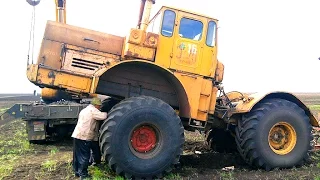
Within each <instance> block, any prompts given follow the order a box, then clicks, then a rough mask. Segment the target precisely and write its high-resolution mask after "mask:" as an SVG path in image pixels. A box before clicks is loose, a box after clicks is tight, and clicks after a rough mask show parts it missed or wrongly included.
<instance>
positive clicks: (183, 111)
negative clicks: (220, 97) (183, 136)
mask: <svg viewBox="0 0 320 180" xmlns="http://www.w3.org/2000/svg"><path fill="white" fill-rule="evenodd" d="M129 64H132V65H136V66H139V65H146V66H148V68H150V69H153V71H157V72H159V73H161V74H162V77H163V78H165V79H166V80H167V81H168V82H170V83H171V84H172V87H173V89H174V91H175V92H176V95H177V98H178V104H179V115H180V116H182V117H187V118H188V117H190V104H189V100H188V96H187V93H186V91H185V88H184V86H183V83H182V82H181V81H180V80H179V79H178V78H177V77H176V76H175V75H174V74H173V73H172V72H171V71H169V70H168V69H166V68H164V67H161V66H159V65H157V64H154V63H152V62H148V61H145V60H126V61H121V62H110V64H109V66H106V67H104V68H101V69H99V70H98V71H97V72H96V73H95V74H94V75H93V81H92V84H91V90H90V92H91V93H96V91H97V87H98V85H99V79H100V77H101V76H103V75H104V74H105V73H107V71H110V70H111V69H115V68H117V67H121V66H122V65H129Z"/></svg>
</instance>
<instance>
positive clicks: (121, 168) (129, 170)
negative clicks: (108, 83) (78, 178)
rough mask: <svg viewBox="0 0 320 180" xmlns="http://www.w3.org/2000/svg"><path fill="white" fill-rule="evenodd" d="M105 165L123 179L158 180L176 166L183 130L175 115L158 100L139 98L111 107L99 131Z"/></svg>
mask: <svg viewBox="0 0 320 180" xmlns="http://www.w3.org/2000/svg"><path fill="white" fill-rule="evenodd" d="M99 141H100V147H101V152H102V154H103V156H104V157H105V161H106V163H108V165H109V167H110V168H111V169H112V170H113V171H115V172H116V173H117V174H120V175H124V176H125V177H126V178H128V179H130V178H134V179H144V178H146V179H150V178H161V177H162V176H163V174H164V173H165V172H170V171H171V170H172V167H173V166H174V164H177V163H178V161H179V158H180V154H181V153H182V150H183V149H182V148H183V143H184V129H183V126H182V123H181V120H180V118H179V116H178V115H177V114H176V112H175V111H174V110H173V109H172V108H171V106H169V105H168V104H166V103H165V102H163V101H162V100H159V99H156V98H152V97H147V96H141V97H133V98H129V99H125V100H123V101H121V102H120V103H119V104H117V105H116V106H114V107H113V108H112V109H111V111H110V112H109V114H108V118H107V120H106V121H105V122H104V123H103V125H102V127H101V129H100V138H99Z"/></svg>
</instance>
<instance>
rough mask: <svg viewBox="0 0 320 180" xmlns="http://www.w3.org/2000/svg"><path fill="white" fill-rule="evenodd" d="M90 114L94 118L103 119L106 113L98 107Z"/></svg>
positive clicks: (105, 117)
mask: <svg viewBox="0 0 320 180" xmlns="http://www.w3.org/2000/svg"><path fill="white" fill-rule="evenodd" d="M92 116H93V118H94V119H95V120H105V119H107V113H106V112H101V111H99V110H98V109H95V110H93V111H92Z"/></svg>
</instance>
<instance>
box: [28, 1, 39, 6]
mask: <svg viewBox="0 0 320 180" xmlns="http://www.w3.org/2000/svg"><path fill="white" fill-rule="evenodd" d="M26 1H27V2H28V3H29V4H30V5H31V6H36V5H38V4H39V3H40V0H26Z"/></svg>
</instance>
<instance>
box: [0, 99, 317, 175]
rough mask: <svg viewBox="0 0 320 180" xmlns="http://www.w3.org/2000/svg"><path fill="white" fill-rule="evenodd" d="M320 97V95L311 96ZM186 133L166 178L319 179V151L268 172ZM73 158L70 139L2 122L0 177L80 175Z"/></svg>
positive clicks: (100, 171)
mask: <svg viewBox="0 0 320 180" xmlns="http://www.w3.org/2000/svg"><path fill="white" fill-rule="evenodd" d="M318 97H320V95H319V96H317V97H314V96H313V97H308V99H310V98H314V99H317V98H318ZM308 99H305V100H306V102H312V103H310V105H317V104H320V103H319V102H320V101H316V102H315V101H313V100H310V101H308ZM319 100H320V98H319ZM11 103H12V102H10V104H11ZM0 104H1V103H0ZM2 104H5V105H6V103H2ZM5 105H4V106H5ZM4 106H3V107H4ZM3 107H2V108H3ZM0 109H1V108H0ZM315 111H317V109H316V108H315ZM185 135H186V142H185V145H184V155H182V156H181V159H180V162H181V164H180V166H178V167H176V169H174V170H173V172H172V173H170V174H168V175H167V176H166V177H165V178H164V179H199V180H200V179H201V180H203V179H217V180H218V179H219V180H220V179H230V180H231V179H233V180H235V179H281V180H282V179H308V180H309V179H310V180H311V179H312V180H313V179H317V180H320V152H319V151H314V152H312V154H311V157H312V158H311V161H310V162H308V163H307V164H305V165H304V166H302V167H296V168H291V169H281V170H280V169H276V170H272V171H269V172H267V171H264V170H261V169H254V168H251V167H249V166H248V165H247V164H246V163H245V162H244V161H243V160H242V158H241V157H240V155H239V154H238V153H216V152H213V151H211V150H210V149H209V148H208V146H207V144H206V143H204V141H203V140H204V139H205V138H204V135H201V134H200V133H198V132H194V133H193V132H186V134H185ZM71 160H72V141H71V139H66V140H63V141H60V142H54V143H47V144H42V145H35V144H29V142H28V141H27V136H26V133H25V124H24V122H23V121H21V120H15V121H12V122H10V123H6V124H4V125H2V126H0V162H1V163H0V179H28V180H29V179H30V180H31V179H32V180H33V179H77V178H75V177H74V176H73V174H72V167H71ZM230 166H233V167H234V170H230V171H224V170H222V168H225V167H230ZM90 173H91V174H92V175H93V176H94V179H118V180H120V179H123V178H122V177H120V176H116V175H115V174H114V173H113V172H111V171H110V169H108V167H107V166H104V167H90Z"/></svg>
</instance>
